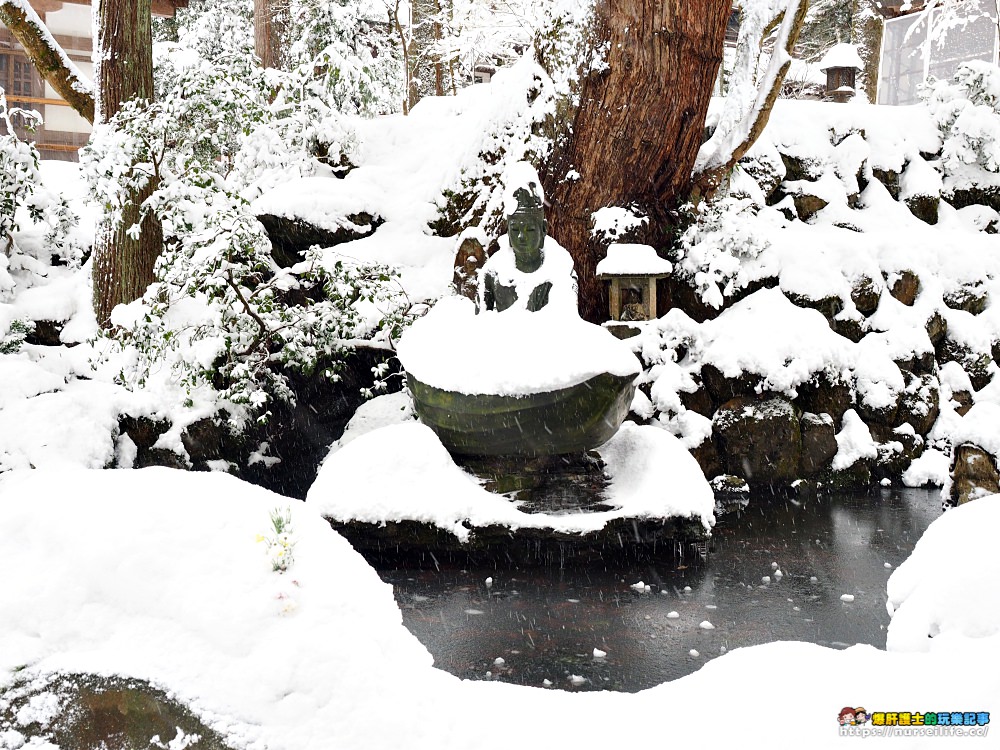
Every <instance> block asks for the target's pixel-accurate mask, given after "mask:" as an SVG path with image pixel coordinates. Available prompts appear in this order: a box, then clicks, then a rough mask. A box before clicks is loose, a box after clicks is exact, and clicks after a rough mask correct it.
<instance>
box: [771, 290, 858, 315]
mask: <svg viewBox="0 0 1000 750" xmlns="http://www.w3.org/2000/svg"><path fill="white" fill-rule="evenodd" d="M782 291H783V292H784V294H785V296H786V297H787V298H788V301H789V302H791V303H792V304H793V305H795V306H796V307H807V308H811V309H813V310H818V311H819V312H821V313H822V314H823V317H824V318H826V319H827V321H830V322H832V321H833V319H834V318H835V317H836V316H837V315H839V314H840V311H841V310H843V309H844V301H843V300H842V299H840V297H837V296H836V295H830V296H829V297H823V298H821V299H813V298H812V297H807V296H805V295H803V294H796V293H795V292H789V291H786V290H784V289H783V290H782Z"/></svg>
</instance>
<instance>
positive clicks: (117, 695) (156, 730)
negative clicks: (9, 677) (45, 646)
mask: <svg viewBox="0 0 1000 750" xmlns="http://www.w3.org/2000/svg"><path fill="white" fill-rule="evenodd" d="M2 697H3V700H0V734H3V733H4V732H5V731H8V732H9V731H13V732H16V733H18V734H19V735H20V736H21V737H22V738H23V740H25V741H27V742H28V743H29V746H31V745H30V743H31V741H32V740H36V741H38V742H42V741H47V742H50V743H53V744H54V745H56V746H57V747H59V748H61V750H95V749H96V748H102V749H103V750H137V749H141V750H145V748H150V747H166V746H167V745H168V743H171V741H172V740H175V738H177V737H178V732H181V733H183V735H184V737H185V738H186V740H187V744H184V747H185V748H189V749H190V750H225V749H226V748H229V747H231V746H230V745H227V744H226V742H225V740H224V739H223V738H222V737H221V736H220V735H219V734H218V733H217V732H215V731H213V730H212V729H210V728H209V727H208V726H206V725H205V724H204V723H203V722H202V721H201V720H200V719H198V717H196V716H195V715H194V713H192V712H191V711H190V709H188V708H187V707H186V706H184V705H182V704H181V703H179V702H178V701H176V700H175V699H173V698H171V697H170V696H168V695H167V693H165V692H164V691H163V690H160V689H159V688H156V687H153V686H152V685H150V684H149V683H148V682H145V681H143V680H133V679H127V678H123V677H97V676H94V675H88V674H67V675H53V676H47V677H35V678H30V679H29V678H27V677H22V678H20V679H16V680H15V682H14V684H13V685H12V686H10V687H8V688H7V689H6V691H5V693H4V695H3V696H2ZM32 699H35V700H36V701H37V700H44V701H45V702H46V704H47V705H56V706H58V709H57V710H56V711H55V712H54V714H53V715H52V716H51V718H50V719H48V720H47V721H46V723H45V724H44V725H43V724H41V723H39V722H38V721H32V722H29V723H27V724H23V723H21V722H20V721H19V720H18V712H19V711H20V710H21V709H22V708H23V707H24V706H26V705H27V704H28V703H29V702H30V701H31V700H32ZM154 737H159V743H161V744H159V745H155V744H152V742H151V741H152V740H153V738H154ZM17 746H18V745H17V744H14V745H13V747H17ZM5 747H6V745H5Z"/></svg>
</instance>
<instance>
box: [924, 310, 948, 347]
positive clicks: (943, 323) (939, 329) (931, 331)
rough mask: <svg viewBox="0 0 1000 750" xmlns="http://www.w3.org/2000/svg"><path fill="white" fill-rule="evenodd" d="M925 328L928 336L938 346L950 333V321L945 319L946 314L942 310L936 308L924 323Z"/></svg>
mask: <svg viewBox="0 0 1000 750" xmlns="http://www.w3.org/2000/svg"><path fill="white" fill-rule="evenodd" d="M924 330H926V331H927V337H928V338H929V339H930V340H931V344H933V345H934V346H935V347H937V345H938V344H940V343H941V341H942V340H944V337H945V336H947V335H948V321H947V320H945V319H944V316H943V315H941V313H940V312H938V311H937V310H935V311H934V312H933V314H932V315H931V316H930V317H929V318H928V319H927V322H926V323H924Z"/></svg>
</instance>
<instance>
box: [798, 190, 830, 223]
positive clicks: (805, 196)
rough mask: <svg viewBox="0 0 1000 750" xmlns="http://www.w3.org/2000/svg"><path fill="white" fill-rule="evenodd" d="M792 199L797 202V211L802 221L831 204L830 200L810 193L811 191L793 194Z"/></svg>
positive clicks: (807, 219)
mask: <svg viewBox="0 0 1000 750" xmlns="http://www.w3.org/2000/svg"><path fill="white" fill-rule="evenodd" d="M792 200H793V201H794V202H795V213H796V215H797V216H798V217H799V219H801V220H802V221H809V219H811V218H812V217H813V216H815V215H816V214H818V213H819V212H820V211H822V210H823V209H824V208H826V207H827V206H828V205H830V203H829V201H826V200H824V199H823V198H820V197H819V196H818V195H810V194H809V193H800V194H799V195H794V196H792Z"/></svg>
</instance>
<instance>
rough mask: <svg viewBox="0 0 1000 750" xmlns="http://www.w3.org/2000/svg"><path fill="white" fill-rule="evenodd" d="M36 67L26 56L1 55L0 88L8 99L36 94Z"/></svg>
mask: <svg viewBox="0 0 1000 750" xmlns="http://www.w3.org/2000/svg"><path fill="white" fill-rule="evenodd" d="M35 77H36V76H35V69H34V68H33V67H32V66H31V63H30V62H28V59H27V58H26V57H22V56H20V55H12V54H9V53H8V54H4V55H0V88H3V90H4V92H5V93H6V94H7V98H8V99H15V100H16V99H18V98H19V97H31V96H36V95H37V93H36V85H35Z"/></svg>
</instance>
